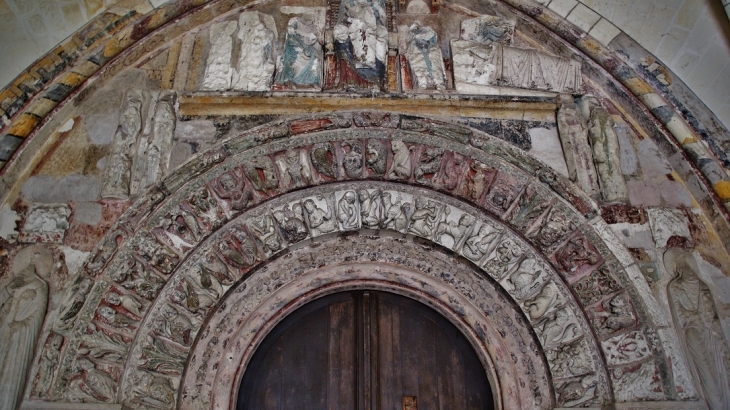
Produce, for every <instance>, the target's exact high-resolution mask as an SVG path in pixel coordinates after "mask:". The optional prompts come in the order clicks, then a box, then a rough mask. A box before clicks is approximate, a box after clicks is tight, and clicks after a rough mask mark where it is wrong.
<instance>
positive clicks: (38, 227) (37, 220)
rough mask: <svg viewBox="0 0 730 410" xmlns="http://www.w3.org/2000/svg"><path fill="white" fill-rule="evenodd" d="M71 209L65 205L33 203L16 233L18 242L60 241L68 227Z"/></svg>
mask: <svg viewBox="0 0 730 410" xmlns="http://www.w3.org/2000/svg"><path fill="white" fill-rule="evenodd" d="M70 216H71V209H69V207H68V206H66V205H33V206H32V208H31V209H30V212H29V213H28V217H27V218H26V219H25V223H24V224H23V227H22V228H21V229H20V235H18V241H19V242H25V243H36V242H48V243H62V242H63V238H64V236H66V231H67V230H68V228H69V226H70V225H69V222H68V218H69V217H70Z"/></svg>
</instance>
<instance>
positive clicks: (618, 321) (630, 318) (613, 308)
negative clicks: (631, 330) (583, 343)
mask: <svg viewBox="0 0 730 410" xmlns="http://www.w3.org/2000/svg"><path fill="white" fill-rule="evenodd" d="M602 305H603V308H604V310H602V311H600V312H595V313H594V314H593V327H594V328H595V329H596V331H597V332H598V333H600V334H611V333H614V332H617V331H619V330H621V329H625V328H628V327H631V326H632V325H634V323H636V316H635V315H634V311H633V309H632V308H631V302H630V301H629V298H628V296H626V294H625V293H620V294H618V295H616V296H614V297H613V298H611V299H609V300H607V301H605V302H603V304H602Z"/></svg>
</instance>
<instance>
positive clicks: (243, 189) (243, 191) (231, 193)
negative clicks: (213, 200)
mask: <svg viewBox="0 0 730 410" xmlns="http://www.w3.org/2000/svg"><path fill="white" fill-rule="evenodd" d="M238 172H240V171H238ZM213 190H214V191H215V193H216V194H217V195H218V196H219V197H220V198H221V199H223V200H224V201H228V203H229V204H230V206H231V208H233V209H234V210H236V211H242V210H244V209H246V207H247V206H248V204H249V203H250V202H251V201H252V200H253V194H252V192H251V190H250V189H249V186H248V185H247V184H246V183H245V181H244V179H243V178H241V177H240V176H239V174H238V173H237V172H235V171H231V172H226V173H225V174H223V175H221V176H220V178H218V179H217V180H216V181H215V182H214V183H213Z"/></svg>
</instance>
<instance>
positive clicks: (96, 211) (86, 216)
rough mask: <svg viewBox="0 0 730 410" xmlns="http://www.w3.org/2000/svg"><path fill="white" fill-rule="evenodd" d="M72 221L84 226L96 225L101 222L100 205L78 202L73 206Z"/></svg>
mask: <svg viewBox="0 0 730 410" xmlns="http://www.w3.org/2000/svg"><path fill="white" fill-rule="evenodd" d="M73 211H74V213H73V215H74V217H73V220H74V222H80V223H83V224H86V225H96V224H98V223H99V222H100V221H101V205H100V204H98V203H96V202H78V203H76V204H75V205H74V206H73Z"/></svg>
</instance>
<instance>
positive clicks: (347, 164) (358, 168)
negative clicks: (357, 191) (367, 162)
mask: <svg viewBox="0 0 730 410" xmlns="http://www.w3.org/2000/svg"><path fill="white" fill-rule="evenodd" d="M341 145H342V149H343V150H344V151H345V154H344V156H343V158H342V167H343V168H345V174H347V176H348V178H360V175H362V166H363V152H362V143H361V142H360V141H346V142H343V143H342V144H341ZM345 148H347V150H345Z"/></svg>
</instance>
